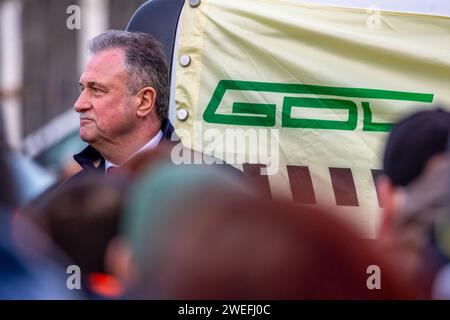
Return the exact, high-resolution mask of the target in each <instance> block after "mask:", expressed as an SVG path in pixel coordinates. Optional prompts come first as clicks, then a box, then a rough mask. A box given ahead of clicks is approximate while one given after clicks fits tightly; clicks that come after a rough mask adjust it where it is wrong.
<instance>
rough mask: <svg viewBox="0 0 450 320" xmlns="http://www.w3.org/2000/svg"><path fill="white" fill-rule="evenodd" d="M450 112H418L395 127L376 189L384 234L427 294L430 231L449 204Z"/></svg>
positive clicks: (432, 264) (386, 243) (431, 259)
mask: <svg viewBox="0 0 450 320" xmlns="http://www.w3.org/2000/svg"><path fill="white" fill-rule="evenodd" d="M449 132H450V113H449V112H447V111H444V110H443V109H433V110H426V111H420V112H416V113H414V114H412V115H410V116H408V117H406V118H405V119H403V120H401V121H400V122H399V123H398V124H396V125H395V126H394V127H393V130H392V132H391V134H390V136H389V138H388V141H387V144H386V150H385V154H384V163H383V165H384V174H383V175H382V176H381V177H380V178H379V179H378V181H377V188H378V191H379V195H380V198H381V203H382V205H383V206H384V209H383V215H382V221H381V228H380V238H381V240H382V244H383V245H384V248H385V250H386V252H387V253H388V254H389V255H391V256H392V257H394V258H395V259H397V260H398V262H399V264H400V265H401V267H402V270H403V272H404V273H405V274H407V275H408V276H409V277H410V279H411V281H414V282H416V283H419V285H420V286H421V287H422V290H423V291H424V292H427V295H428V294H429V290H430V285H431V279H432V277H433V275H434V273H435V269H436V268H437V266H438V261H437V260H436V255H435V254H434V253H433V249H432V246H431V244H430V237H429V235H430V232H431V230H432V229H433V225H434V222H435V221H436V216H437V214H438V212H439V211H440V210H441V209H442V208H443V207H445V198H447V196H446V191H445V190H447V184H448V175H447V174H446V173H445V172H446V170H447V169H445V168H444V167H445V165H443V163H441V164H438V163H440V162H441V161H442V159H444V158H445V155H446V150H447V145H448V136H449Z"/></svg>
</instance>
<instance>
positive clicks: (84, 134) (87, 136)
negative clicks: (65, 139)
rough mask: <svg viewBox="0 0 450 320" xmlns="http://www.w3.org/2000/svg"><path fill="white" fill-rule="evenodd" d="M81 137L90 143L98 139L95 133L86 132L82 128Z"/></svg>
mask: <svg viewBox="0 0 450 320" xmlns="http://www.w3.org/2000/svg"><path fill="white" fill-rule="evenodd" d="M80 139H81V140H83V141H84V142H86V143H89V144H92V143H95V141H96V137H95V136H94V135H93V134H91V133H89V132H85V130H83V129H82V128H81V129H80Z"/></svg>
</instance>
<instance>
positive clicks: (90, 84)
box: [78, 81, 106, 89]
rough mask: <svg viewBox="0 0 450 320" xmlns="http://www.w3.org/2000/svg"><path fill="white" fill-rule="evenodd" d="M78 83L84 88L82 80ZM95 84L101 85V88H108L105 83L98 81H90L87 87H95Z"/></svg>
mask: <svg viewBox="0 0 450 320" xmlns="http://www.w3.org/2000/svg"><path fill="white" fill-rule="evenodd" d="M78 85H79V86H80V87H82V88H84V85H83V84H82V83H81V82H78ZM95 86H97V87H100V88H102V89H106V87H105V86H104V85H102V84H100V83H98V82H95V81H89V82H88V83H87V87H88V88H93V87H95Z"/></svg>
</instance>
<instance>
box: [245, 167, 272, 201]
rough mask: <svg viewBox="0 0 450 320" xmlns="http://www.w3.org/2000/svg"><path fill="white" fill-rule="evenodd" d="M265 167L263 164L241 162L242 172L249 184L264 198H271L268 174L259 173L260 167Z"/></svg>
mask: <svg viewBox="0 0 450 320" xmlns="http://www.w3.org/2000/svg"><path fill="white" fill-rule="evenodd" d="M265 167H266V165H265V164H250V163H245V164H243V168H244V174H245V176H246V177H247V180H248V181H249V182H250V184H251V185H252V186H253V187H255V188H256V189H257V190H259V192H260V194H261V195H262V196H263V197H264V198H267V199H271V198H272V195H271V193H270V184H269V176H267V175H262V174H261V168H265Z"/></svg>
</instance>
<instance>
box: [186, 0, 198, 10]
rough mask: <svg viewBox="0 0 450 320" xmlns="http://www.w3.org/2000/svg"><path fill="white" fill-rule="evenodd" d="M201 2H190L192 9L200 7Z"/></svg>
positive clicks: (193, 0) (194, 0)
mask: <svg viewBox="0 0 450 320" xmlns="http://www.w3.org/2000/svg"><path fill="white" fill-rule="evenodd" d="M200 2H201V1H200V0H189V5H190V6H191V7H192V8H196V7H198V6H199V5H200Z"/></svg>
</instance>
